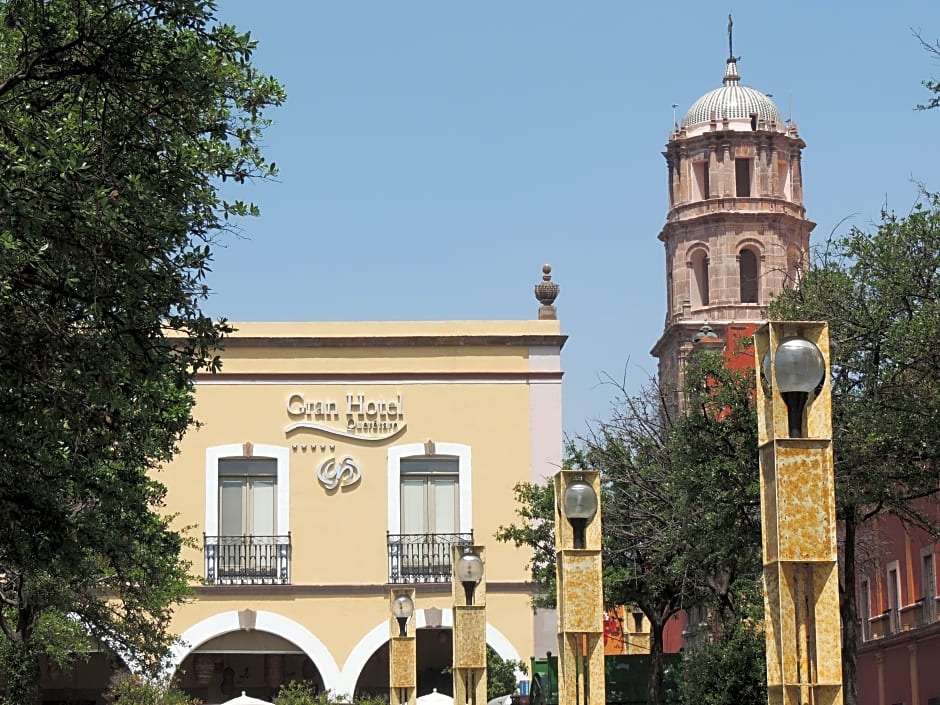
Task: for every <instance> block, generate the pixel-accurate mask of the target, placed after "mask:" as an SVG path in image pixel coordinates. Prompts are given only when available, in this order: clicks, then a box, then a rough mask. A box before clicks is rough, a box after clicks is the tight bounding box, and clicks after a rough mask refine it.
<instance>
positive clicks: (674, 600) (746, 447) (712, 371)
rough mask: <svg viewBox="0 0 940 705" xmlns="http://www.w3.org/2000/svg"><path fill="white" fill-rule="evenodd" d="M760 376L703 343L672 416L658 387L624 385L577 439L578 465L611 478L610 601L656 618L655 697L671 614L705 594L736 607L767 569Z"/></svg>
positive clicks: (607, 523) (607, 508) (606, 529)
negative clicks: (743, 585) (744, 585)
mask: <svg viewBox="0 0 940 705" xmlns="http://www.w3.org/2000/svg"><path fill="white" fill-rule="evenodd" d="M753 379H754V377H753V373H752V372H751V371H750V370H746V371H744V372H736V371H733V370H731V369H729V368H728V366H727V364H726V361H725V359H724V357H723V356H722V355H721V354H718V353H709V352H705V351H699V352H697V353H696V354H695V355H694V356H693V359H692V360H691V363H690V364H689V366H688V367H687V370H686V375H685V380H686V387H685V389H684V390H683V391H684V401H685V404H684V412H683V413H681V414H680V415H679V416H678V417H677V418H676V419H672V418H670V416H669V415H668V411H667V405H666V404H665V402H664V397H663V395H662V394H661V393H660V392H659V388H658V387H657V386H655V385H654V386H653V387H651V388H650V389H648V390H647V391H646V392H644V393H641V394H640V395H635V396H630V395H626V394H623V395H621V396H620V398H619V399H618V401H617V402H616V403H615V406H614V408H613V410H612V415H611V418H610V419H609V420H607V421H604V422H602V423H600V424H598V425H597V427H596V428H595V429H594V430H593V431H592V432H591V433H590V434H588V435H585V436H582V437H581V438H579V439H578V447H576V448H574V449H573V456H574V461H573V464H574V465H575V466H577V465H579V464H580V465H581V466H582V467H589V468H591V469H594V470H599V471H600V472H601V475H602V478H603V482H604V485H605V495H604V504H603V512H604V513H603V522H604V523H603V533H604V564H605V596H606V599H607V600H608V604H630V605H636V606H637V607H639V608H640V609H641V610H642V611H643V614H644V615H645V616H646V617H647V618H648V619H649V621H650V657H651V658H650V661H651V675H650V685H649V692H648V702H650V703H654V704H656V703H659V702H660V699H661V695H662V679H663V661H662V652H663V631H664V629H665V626H666V623H667V622H668V621H669V619H670V618H671V617H673V616H674V615H675V614H676V613H677V612H679V611H680V610H684V609H688V608H690V607H693V606H701V605H705V604H707V603H708V601H709V595H713V596H714V598H715V600H717V603H718V605H719V606H720V607H721V609H722V610H723V611H724V612H727V613H728V614H729V615H734V614H735V612H736V609H735V599H734V592H733V586H734V585H735V583H736V581H737V580H738V579H739V578H741V577H752V578H753V577H755V576H757V575H759V574H760V520H759V506H760V502H759V488H758V484H759V480H758V473H757V447H756V442H755V440H756V437H757V434H756V431H757V424H756V416H755V413H754V408H753V391H752V390H753V384H754V382H753Z"/></svg>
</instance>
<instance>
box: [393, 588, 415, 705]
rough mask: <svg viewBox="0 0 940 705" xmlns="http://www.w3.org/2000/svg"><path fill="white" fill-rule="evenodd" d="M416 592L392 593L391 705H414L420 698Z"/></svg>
mask: <svg viewBox="0 0 940 705" xmlns="http://www.w3.org/2000/svg"><path fill="white" fill-rule="evenodd" d="M414 595H415V591H414V590H411V589H403V588H395V589H393V590H391V592H390V593H389V609H390V611H391V613H392V619H391V620H390V621H389V659H388V670H389V673H388V682H389V704H390V705H405V704H406V703H407V704H408V705H414V703H415V697H416V694H417V693H416V686H417V676H416V666H417V648H416V640H415V631H414V621H413V620H412V619H411V617H412V615H413V614H414V611H415V603H414Z"/></svg>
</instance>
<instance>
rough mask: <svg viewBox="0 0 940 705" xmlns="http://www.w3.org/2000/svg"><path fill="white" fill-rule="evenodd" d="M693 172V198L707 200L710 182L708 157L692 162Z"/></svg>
mask: <svg viewBox="0 0 940 705" xmlns="http://www.w3.org/2000/svg"><path fill="white" fill-rule="evenodd" d="M692 173H693V176H694V178H693V180H692V183H693V186H694V188H693V191H694V193H693V194H692V195H693V199H694V200H696V201H704V200H706V199H707V198H708V197H709V196H710V194H709V184H708V159H703V160H702V161H698V162H692Z"/></svg>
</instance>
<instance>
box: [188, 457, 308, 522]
mask: <svg viewBox="0 0 940 705" xmlns="http://www.w3.org/2000/svg"><path fill="white" fill-rule="evenodd" d="M261 458H264V459H268V460H274V461H275V467H276V470H275V478H276V484H277V487H276V490H275V491H276V495H277V500H276V509H275V531H276V534H275V535H276V536H287V535H288V534H289V533H290V451H289V450H288V448H287V447H286V446H275V445H267V444H262V443H259V444H251V445H250V447H249V445H248V444H244V443H232V444H228V445H221V446H213V447H211V448H207V449H206V517H205V533H206V535H207V536H218V535H219V478H220V475H219V461H220V460H248V459H261Z"/></svg>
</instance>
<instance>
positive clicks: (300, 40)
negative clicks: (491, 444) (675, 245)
mask: <svg viewBox="0 0 940 705" xmlns="http://www.w3.org/2000/svg"><path fill="white" fill-rule="evenodd" d="M729 10H730V11H732V12H733V16H734V54H735V55H736V56H739V57H740V61H739V62H738V71H739V73H740V74H741V82H742V84H743V85H748V86H751V87H753V88H756V89H758V90H760V91H762V92H764V93H767V94H770V95H772V97H773V100H774V102H775V103H776V104H777V107H778V108H779V110H780V112H781V114H782V115H783V116H784V117H785V118H786V117H790V118H792V119H793V120H794V121H795V122H796V124H797V126H798V129H799V133H800V136H801V137H802V138H803V140H804V141H805V142H806V145H807V146H806V149H805V150H804V152H803V185H804V199H805V205H806V209H807V217H808V218H810V219H811V220H813V221H814V222H816V223H817V225H816V228H815V230H814V233H813V242H814V243H816V244H820V243H822V242H823V241H824V240H825V238H826V237H827V236H828V235H829V234H830V233H832V232H837V233H838V232H844V231H846V230H847V229H848V228H849V227H852V226H858V227H861V228H869V227H871V226H872V224H874V223H876V222H877V220H878V218H879V213H880V211H881V209H882V208H884V207H887V208H889V209H891V210H894V211H896V212H898V213H899V214H903V213H907V212H908V211H909V210H910V209H911V207H912V206H913V204H914V203H915V201H916V198H917V192H918V184H924V185H925V186H927V187H928V188H932V189H933V190H937V191H940V159H938V156H940V149H938V135H940V110H936V111H928V112H924V111H916V110H915V109H914V108H915V106H916V105H917V104H918V103H923V102H925V101H926V100H927V99H928V98H929V94H928V92H927V91H926V89H925V88H924V87H923V85H922V81H923V80H925V79H928V78H932V77H933V78H940V61H937V60H936V57H932V56H931V55H930V54H928V53H927V52H926V51H925V50H924V49H923V48H922V47H921V45H920V43H919V41H918V39H917V38H916V37H915V36H914V32H919V33H920V34H921V35H922V36H923V37H924V39H926V40H928V41H930V42H931V43H933V42H936V41H937V39H938V38H940V2H937V1H936V0H894V1H893V2H881V1H876V0H856V1H855V2H847V1H846V0H833V1H832V2H820V1H819V0H815V1H814V2H808V1H806V0H791V1H790V2H768V1H766V0H752V1H751V2H748V3H746V4H745V5H744V6H742V7H740V8H738V7H735V6H733V5H731V6H727V7H726V6H721V7H719V6H718V5H716V4H715V3H711V2H698V3H693V2H687V1H686V0H676V1H673V2H668V3H666V2H662V3H639V2H631V1H629V0H581V1H580V2H574V1H573V0H501V1H499V2H497V1H496V0H476V1H475V2H469V1H467V0H464V1H463V2H458V1H457V0H371V1H367V0H332V1H331V2H324V1H321V0H304V1H300V0H293V1H291V0H268V1H267V2H258V0H219V9H218V15H219V18H220V19H221V20H223V21H225V22H228V23H231V24H234V25H236V26H237V27H238V28H239V29H240V30H243V31H250V32H251V35H252V37H253V38H255V39H257V40H258V42H259V45H258V49H257V51H256V53H255V55H254V64H255V65H256V66H257V68H258V69H260V70H261V71H264V72H265V73H268V74H271V75H274V76H275V77H277V78H278V79H279V80H280V81H281V82H282V83H283V84H284V86H285V88H286V91H287V102H286V103H285V104H284V105H283V106H282V107H280V108H277V109H275V110H273V111H271V113H270V117H271V118H273V120H274V124H273V125H272V126H271V127H270V128H269V129H268V131H267V132H266V133H265V136H264V140H263V142H264V145H265V152H266V155H267V157H268V158H269V159H270V160H273V161H274V162H276V163H277V165H278V167H279V169H280V173H279V175H278V177H277V179H276V180H275V181H271V182H265V183H260V184H251V185H248V186H246V187H244V188H243V189H242V190H241V191H239V192H238V193H237V196H238V197H239V198H242V199H243V200H251V201H253V202H255V203H257V204H258V205H259V206H260V208H261V216H260V217H258V218H251V219H246V220H244V221H241V222H240V223H239V225H240V228H241V233H240V236H238V237H231V238H228V239H227V240H226V241H225V242H224V247H221V248H219V249H217V250H216V253H215V258H214V264H213V272H212V274H211V275H210V277H209V284H210V286H211V288H212V291H213V293H212V295H211V297H210V299H209V301H208V304H207V306H206V311H207V313H209V314H211V315H215V316H224V317H226V318H228V319H229V320H231V321H339V320H361V321H375V320H383V321H384V320H465V319H491V320H507V319H531V318H535V317H537V311H538V303H537V302H536V300H535V298H534V295H533V290H532V287H533V286H534V285H535V284H536V283H537V282H538V281H539V280H540V279H541V268H542V265H543V264H544V263H550V264H551V265H552V274H553V280H554V281H556V282H557V283H558V284H559V285H560V286H561V293H560V295H559V297H558V299H557V301H556V306H557V309H558V318H559V320H560V322H561V328H562V332H563V333H564V334H566V335H567V336H569V338H568V341H567V343H566V345H565V347H564V349H563V351H562V365H563V369H564V370H565V375H564V387H563V395H564V427H565V431H566V434H568V435H569V436H574V435H577V434H578V433H582V432H584V431H585V430H586V428H587V424H588V423H590V422H591V421H592V420H597V419H603V418H605V417H607V416H608V415H609V412H610V405H611V403H612V400H613V399H614V397H615V392H616V389H615V387H614V386H613V385H611V384H609V383H606V382H605V381H604V380H607V379H613V380H616V381H618V382H622V383H624V385H625V386H626V388H627V390H629V391H637V390H638V389H639V388H640V387H642V386H643V385H644V384H646V383H648V381H649V379H650V377H651V376H652V375H654V374H655V371H656V360H655V359H654V358H653V357H651V356H650V354H649V351H650V348H651V347H652V346H653V344H654V343H655V342H656V340H657V339H658V337H659V335H660V334H661V333H662V330H663V325H664V321H665V257H664V250H663V245H662V243H661V242H660V241H659V240H658V239H657V236H658V235H659V233H660V231H661V229H662V226H663V224H664V223H665V218H666V213H667V191H666V186H667V172H666V165H665V160H664V159H663V157H662V152H663V150H664V147H665V144H666V141H667V139H668V136H669V131H670V129H671V127H672V125H673V119H674V114H675V115H676V117H677V118H678V119H679V120H681V118H682V116H683V115H684V114H685V112H686V111H687V110H688V108H689V107H690V106H691V104H692V103H693V102H695V100H696V99H697V98H699V97H700V96H701V95H703V94H704V93H707V92H708V91H710V90H712V89H713V88H717V87H719V86H720V85H721V78H722V75H723V72H724V68H725V59H726V58H727V56H728V36H727V14H728V11H729ZM674 104H675V105H677V107H676V108H675V109H674V108H673V105H674Z"/></svg>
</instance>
